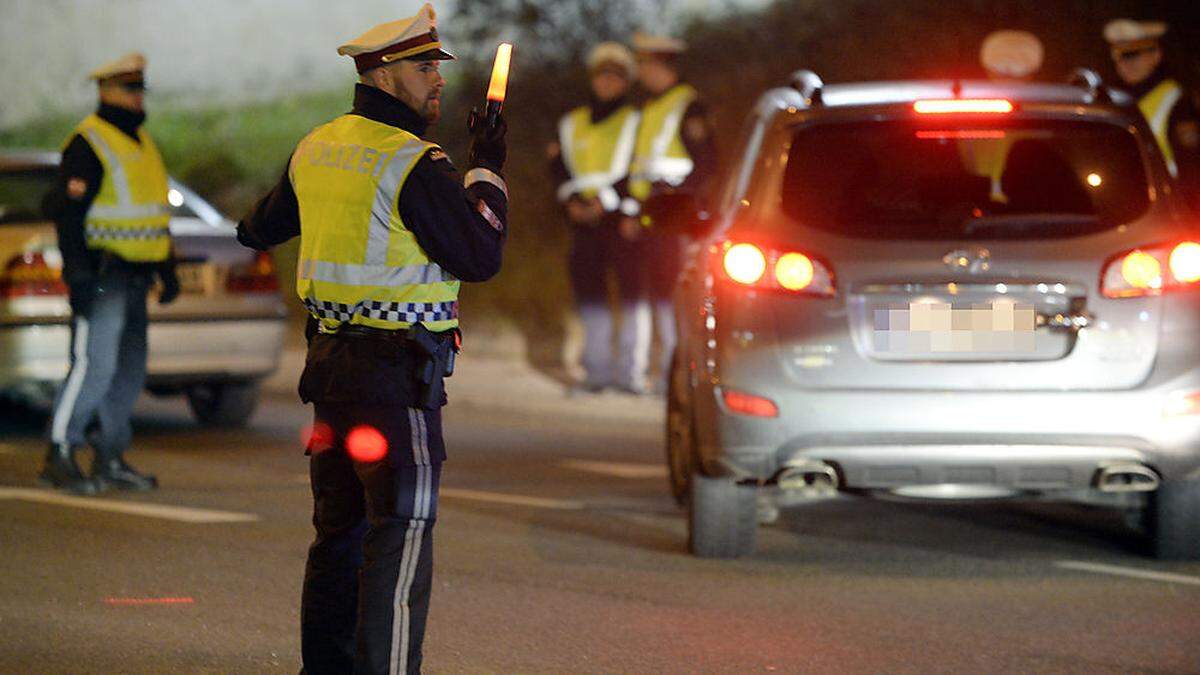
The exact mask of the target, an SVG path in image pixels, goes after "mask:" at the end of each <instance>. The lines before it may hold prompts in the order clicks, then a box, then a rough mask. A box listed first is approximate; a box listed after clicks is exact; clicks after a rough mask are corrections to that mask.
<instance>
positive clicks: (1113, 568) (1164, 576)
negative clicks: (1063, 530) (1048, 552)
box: [1054, 560, 1200, 586]
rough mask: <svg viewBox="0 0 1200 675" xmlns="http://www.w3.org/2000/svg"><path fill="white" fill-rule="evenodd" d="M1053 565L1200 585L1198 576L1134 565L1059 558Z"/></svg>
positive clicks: (1084, 570) (1149, 579) (1081, 570)
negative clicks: (1141, 567) (1105, 563)
mask: <svg viewBox="0 0 1200 675" xmlns="http://www.w3.org/2000/svg"><path fill="white" fill-rule="evenodd" d="M1054 566H1055V567H1060V568H1062V569H1067V570H1076V571H1079V572H1095V573H1096V574H1111V575H1114V576H1118V577H1130V578H1133V579H1145V580H1146V581H1162V582H1165V583H1168V584H1186V585H1188V586H1200V577H1190V576H1187V575H1185V574H1171V573H1170V572H1155V571H1153V570H1143V569H1138V568H1136V567H1119V566H1117V565H1102V564H1100V563H1090V562H1080V561H1077V560H1059V561H1058V562H1055V563H1054Z"/></svg>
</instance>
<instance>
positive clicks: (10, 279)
mask: <svg viewBox="0 0 1200 675" xmlns="http://www.w3.org/2000/svg"><path fill="white" fill-rule="evenodd" d="M66 294H67V285H66V284H65V283H63V280H62V270H61V269H59V268H57V267H52V266H51V265H50V264H48V263H47V262H46V256H45V255H44V254H43V253H41V252H33V251H31V252H26V253H22V254H20V255H17V256H14V257H13V258H11V259H10V260H9V261H8V263H7V264H5V266H4V271H3V273H0V298H23V297H30V296H38V295H66Z"/></svg>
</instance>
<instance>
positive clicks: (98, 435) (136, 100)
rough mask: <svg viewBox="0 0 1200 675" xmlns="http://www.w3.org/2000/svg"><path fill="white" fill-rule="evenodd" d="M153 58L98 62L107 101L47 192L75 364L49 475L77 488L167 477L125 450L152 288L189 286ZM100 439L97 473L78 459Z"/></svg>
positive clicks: (135, 484)
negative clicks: (148, 79)
mask: <svg viewBox="0 0 1200 675" xmlns="http://www.w3.org/2000/svg"><path fill="white" fill-rule="evenodd" d="M145 69H146V59H145V58H144V57H143V56H142V55H141V54H137V53H133V54H128V55H126V56H124V57H122V58H121V59H119V60H117V61H114V62H112V63H109V64H106V65H104V66H101V67H100V68H98V69H97V70H95V71H94V72H92V74H91V76H90V77H91V79H93V80H95V81H96V83H97V86H98V88H99V94H100V107H99V108H98V109H97V110H96V112H95V113H93V114H91V115H89V116H88V117H87V118H85V119H84V120H83V121H82V122H80V123H79V125H78V126H77V127H75V131H74V133H73V134H72V135H71V137H70V138H69V139H68V140H67V143H66V145H65V146H64V149H63V152H62V162H61V165H60V167H59V175H58V179H57V180H56V181H55V183H54V186H53V187H52V188H51V190H50V192H49V193H48V194H47V195H46V197H45V199H44V201H43V204H42V206H43V209H44V211H45V213H46V215H47V217H48V218H50V219H51V220H53V221H54V223H55V227H56V229H57V232H58V247H59V250H60V251H61V252H62V257H63V277H64V280H65V281H66V283H67V284H68V286H69V288H70V300H71V355H70V362H71V367H70V371H69V372H68V374H67V379H66V381H65V382H64V383H63V386H62V389H61V390H60V391H59V393H58V398H57V400H56V402H55V405H54V415H53V417H52V419H51V422H50V451H49V452H48V453H47V455H46V461H45V465H44V467H43V468H42V472H41V476H40V478H41V480H42V482H45V483H48V484H50V485H53V486H55V487H58V488H62V489H65V490H68V491H70V492H74V493H77V494H86V495H90V494H95V493H96V492H98V491H100V490H103V489H106V488H115V489H119V490H152V489H154V488H155V487H157V486H158V482H157V480H156V479H155V478H154V476H149V475H146V474H143V473H139V472H138V471H137V470H135V469H134V468H133V467H131V466H129V464H127V463H126V462H125V460H124V457H123V456H124V453H125V450H126V449H127V448H128V447H129V444H130V442H131V441H132V437H133V431H132V425H131V424H130V417H131V415H132V412H133V405H134V403H135V402H136V401H137V398H138V395H140V394H141V392H142V386H143V385H144V384H145V380H146V330H147V318H146V296H147V293H148V291H149V288H150V286H151V285H152V283H153V280H154V277H156V276H157V277H158V278H159V279H160V280H161V281H162V284H163V290H162V293H161V294H160V296H159V302H160V303H162V304H167V303H170V302H171V301H173V300H174V299H175V297H176V296H177V295H178V294H179V282H178V280H177V279H176V276H175V268H174V264H173V262H172V258H171V235H170V230H169V229H168V222H169V220H170V209H169V206H168V203H167V191H168V180H167V171H166V169H165V168H164V167H163V161H162V157H161V156H160V155H159V153H158V148H157V147H155V145H154V141H153V140H152V139H151V138H150V135H149V134H148V133H146V130H145V129H143V128H142V124H143V122H145V120H146V113H145V112H144V110H143V102H144V93H145V88H146V85H145V76H144V73H145ZM89 440H90V442H91V443H92V446H93V448H94V450H95V461H94V463H93V465H92V473H91V476H90V477H88V476H84V474H83V472H82V471H81V470H80V468H79V465H78V464H77V463H76V460H75V453H76V450H77V449H78V448H79V447H80V446H82V445H83V444H84V443H85V442H88V441H89Z"/></svg>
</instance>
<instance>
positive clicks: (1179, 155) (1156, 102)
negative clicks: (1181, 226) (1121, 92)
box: [1104, 19, 1200, 207]
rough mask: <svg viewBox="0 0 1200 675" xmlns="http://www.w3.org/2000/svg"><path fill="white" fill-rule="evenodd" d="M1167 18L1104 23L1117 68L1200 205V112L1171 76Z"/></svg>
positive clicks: (1169, 161)
mask: <svg viewBox="0 0 1200 675" xmlns="http://www.w3.org/2000/svg"><path fill="white" fill-rule="evenodd" d="M1166 32H1167V24H1165V23H1162V22H1158V21H1133V20H1130V19H1117V20H1115V21H1110V22H1109V23H1108V25H1106V26H1105V27H1104V39H1105V40H1107V41H1108V44H1109V46H1110V50H1111V54H1112V59H1113V62H1114V64H1115V65H1116V68H1117V74H1118V75H1119V76H1120V78H1121V80H1122V81H1124V82H1125V84H1126V86H1127V87H1128V90H1129V92H1130V93H1131V94H1132V95H1133V97H1134V98H1136V99H1137V102H1138V108H1140V109H1141V111H1142V114H1143V115H1144V116H1145V117H1146V120H1147V121H1148V122H1149V123H1150V130H1151V131H1152V132H1153V133H1154V138H1155V140H1156V141H1157V142H1158V147H1159V150H1160V151H1161V152H1162V156H1163V159H1164V160H1165V161H1166V164H1167V170H1168V171H1169V172H1170V173H1171V175H1172V176H1173V177H1175V178H1176V179H1177V180H1178V182H1179V185H1180V187H1181V188H1182V189H1183V191H1184V193H1185V194H1186V195H1187V196H1188V197H1189V198H1190V199H1191V200H1192V202H1193V204H1195V205H1196V206H1198V207H1200V114H1197V110H1196V107H1195V105H1194V102H1193V100H1192V97H1191V96H1189V95H1188V92H1187V91H1185V90H1184V88H1183V86H1182V85H1181V84H1180V83H1179V81H1178V80H1176V79H1175V78H1174V77H1172V76H1171V73H1170V69H1169V68H1168V67H1167V64H1166V63H1165V62H1164V58H1163V50H1162V44H1161V39H1162V37H1163V35H1165V34H1166Z"/></svg>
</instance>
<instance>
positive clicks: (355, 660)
mask: <svg viewBox="0 0 1200 675" xmlns="http://www.w3.org/2000/svg"><path fill="white" fill-rule="evenodd" d="M441 425H442V419H441V411H440V410H422V409H417V408H406V407H404V406H402V405H359V404H351V403H317V404H316V422H315V423H314V432H313V440H312V441H310V443H309V452H310V456H311V459H310V473H311V479H312V491H313V500H314V509H313V526H314V527H315V528H316V539H315V541H313V544H312V546H311V547H310V548H309V552H308V564H307V566H306V568H305V574H304V592H303V597H302V600H301V610H300V624H301V651H302V654H303V659H304V671H303V672H304V673H307V674H308V675H325V674H326V673H329V674H333V673H339V674H342V673H418V672H420V668H421V645H422V642H423V640H424V635H425V620H426V617H427V616H428V614H429V596H430V591H431V590H432V577H433V526H434V523H435V522H436V520H437V494H438V483H439V479H440V477H441V466H442V463H441V460H442V458H444V457H445V449H444V445H443V441H442V428H441ZM363 429H366V432H365V433H364V432H363V431H362V430H363ZM371 429H373V430H375V431H377V432H379V433H378V435H376V434H374V433H373V432H371V431H370V430H371ZM356 430H359V433H358V434H354V433H352V432H354V431H356ZM380 436H382V438H383V439H384V440H385V441H386V444H387V446H386V453H385V456H384V457H383V458H381V459H378V460H375V461H360V460H359V459H356V458H355V457H361V455H359V454H358V452H356V451H361V450H371V449H381V448H377V447H373V446H377V445H378V439H379V437H380ZM347 437H350V443H349V445H350V447H349V448H348V447H347ZM356 437H358V438H360V439H365V442H364V443H362V444H361V446H366V447H360V444H357V443H355V442H354V440H355V438H356Z"/></svg>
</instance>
